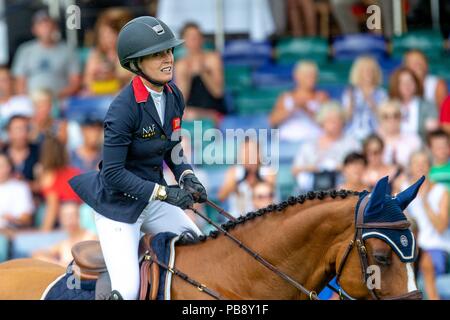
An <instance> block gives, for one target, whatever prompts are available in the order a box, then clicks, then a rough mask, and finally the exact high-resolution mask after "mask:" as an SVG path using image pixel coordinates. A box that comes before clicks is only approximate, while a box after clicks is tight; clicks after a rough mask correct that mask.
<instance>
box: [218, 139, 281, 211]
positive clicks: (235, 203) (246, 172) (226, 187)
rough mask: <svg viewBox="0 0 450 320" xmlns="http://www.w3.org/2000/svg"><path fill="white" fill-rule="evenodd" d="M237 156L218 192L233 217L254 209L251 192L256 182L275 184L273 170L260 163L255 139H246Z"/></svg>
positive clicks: (219, 197) (258, 149)
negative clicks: (236, 160)
mask: <svg viewBox="0 0 450 320" xmlns="http://www.w3.org/2000/svg"><path fill="white" fill-rule="evenodd" d="M239 157H240V159H239V160H240V161H239V163H240V164H237V165H235V166H233V167H231V168H230V169H228V171H227V172H226V173H225V179H224V183H223V186H222V188H221V189H220V190H219V193H218V199H219V200H220V201H225V200H228V203H229V205H230V213H231V214H233V215H234V216H235V217H238V216H240V215H245V214H246V213H247V212H249V211H252V210H253V209H254V208H253V203H252V194H253V188H254V187H255V185H256V184H258V183H259V182H261V181H266V182H268V183H270V184H272V185H275V180H276V174H275V172H274V170H273V169H272V168H270V167H267V166H263V165H262V164H261V160H260V148H259V144H258V143H257V142H256V141H254V140H252V139H246V140H245V141H244V142H243V143H242V145H241V146H240V152H239Z"/></svg>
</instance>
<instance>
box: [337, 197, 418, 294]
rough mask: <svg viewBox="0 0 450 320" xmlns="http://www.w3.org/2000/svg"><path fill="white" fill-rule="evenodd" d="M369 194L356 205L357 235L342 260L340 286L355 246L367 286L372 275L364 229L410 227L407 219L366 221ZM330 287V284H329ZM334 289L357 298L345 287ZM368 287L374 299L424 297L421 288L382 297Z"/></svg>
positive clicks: (338, 276) (339, 269)
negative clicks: (369, 268)
mask: <svg viewBox="0 0 450 320" xmlns="http://www.w3.org/2000/svg"><path fill="white" fill-rule="evenodd" d="M369 198H370V197H369V194H366V195H365V196H363V197H362V198H360V199H359V201H358V203H357V205H356V210H355V211H356V216H355V235H354V236H353V239H352V240H351V241H350V244H349V245H348V247H347V249H346V250H345V253H344V256H343V258H342V260H341V263H340V264H339V267H338V269H337V272H336V283H337V284H338V286H339V287H340V288H342V286H341V285H340V284H339V279H340V276H341V274H342V271H343V269H344V266H345V263H346V262H347V259H348V257H349V255H350V253H351V251H352V250H353V248H356V250H357V252H358V256H359V261H360V267H361V275H362V281H363V283H364V284H365V285H366V286H367V280H368V278H369V277H370V274H369V273H368V267H369V262H368V259H367V249H366V245H365V242H364V239H363V229H371V228H377V229H391V230H393V229H398V230H404V229H408V228H409V227H410V223H409V221H407V220H404V221H399V222H370V223H364V210H365V209H366V206H367V204H368V202H369ZM329 287H330V286H329ZM330 288H331V289H332V290H333V291H336V292H338V293H339V296H340V298H341V299H346V300H356V299H355V298H353V297H351V296H350V295H349V294H347V293H346V292H345V291H344V290H343V289H340V290H338V289H335V288H333V287H330ZM367 289H368V290H369V292H370V294H371V296H372V298H373V299H374V300H421V299H422V293H421V292H420V291H419V290H414V291H411V292H408V293H406V294H403V295H398V296H394V297H388V298H385V297H380V296H379V295H378V294H377V292H376V291H375V288H372V287H369V286H367Z"/></svg>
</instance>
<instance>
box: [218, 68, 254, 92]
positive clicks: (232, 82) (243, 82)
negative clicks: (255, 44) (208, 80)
mask: <svg viewBox="0 0 450 320" xmlns="http://www.w3.org/2000/svg"><path fill="white" fill-rule="evenodd" d="M251 85H252V74H251V68H250V67H249V66H242V65H241V66H240V65H226V66H225V88H226V89H227V90H230V91H231V92H235V91H238V90H246V89H248V88H250V87H251Z"/></svg>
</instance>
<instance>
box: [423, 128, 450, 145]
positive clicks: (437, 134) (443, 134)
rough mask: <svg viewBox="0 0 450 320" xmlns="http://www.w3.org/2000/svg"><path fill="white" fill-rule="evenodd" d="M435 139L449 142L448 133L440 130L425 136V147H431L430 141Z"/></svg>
mask: <svg viewBox="0 0 450 320" xmlns="http://www.w3.org/2000/svg"><path fill="white" fill-rule="evenodd" d="M435 138H445V139H447V141H449V142H450V136H449V135H448V133H447V132H446V131H444V130H443V129H441V128H439V129H436V130H433V131H430V132H429V133H428V134H427V145H428V146H429V147H430V146H431V140H433V139H435Z"/></svg>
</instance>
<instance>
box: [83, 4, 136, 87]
mask: <svg viewBox="0 0 450 320" xmlns="http://www.w3.org/2000/svg"><path fill="white" fill-rule="evenodd" d="M131 19H132V15H131V13H130V12H129V11H128V10H126V9H122V8H110V9H107V10H105V11H104V12H102V14H101V15H100V16H99V17H98V20H97V22H96V25H95V47H94V48H93V49H92V50H91V52H90V54H89V57H88V59H87V62H86V68H85V72H84V79H83V84H84V87H85V89H86V90H87V92H88V94H92V95H101V94H114V93H117V92H118V91H119V90H120V88H122V87H123V86H124V85H125V84H127V83H128V82H129V81H130V80H131V78H132V74H131V73H130V72H128V71H127V70H125V69H123V68H121V67H120V63H119V59H118V57H117V50H116V42H117V36H118V34H119V31H120V29H121V28H122V27H123V26H124V25H125V24H126V23H127V22H128V21H129V20H131Z"/></svg>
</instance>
